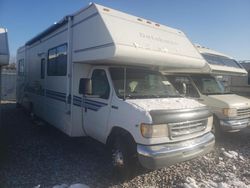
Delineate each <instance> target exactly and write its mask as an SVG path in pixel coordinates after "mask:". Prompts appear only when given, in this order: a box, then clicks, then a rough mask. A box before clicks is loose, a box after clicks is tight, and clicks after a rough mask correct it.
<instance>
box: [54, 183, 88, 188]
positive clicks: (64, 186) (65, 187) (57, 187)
mask: <svg viewBox="0 0 250 188" xmlns="http://www.w3.org/2000/svg"><path fill="white" fill-rule="evenodd" d="M52 188H89V186H87V185H85V184H81V183H76V184H72V185H70V186H68V185H67V184H61V185H55V186H53V187H52Z"/></svg>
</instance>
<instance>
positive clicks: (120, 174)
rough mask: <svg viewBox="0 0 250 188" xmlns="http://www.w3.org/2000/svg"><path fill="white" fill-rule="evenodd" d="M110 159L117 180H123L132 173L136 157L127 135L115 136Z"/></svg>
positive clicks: (134, 168)
mask: <svg viewBox="0 0 250 188" xmlns="http://www.w3.org/2000/svg"><path fill="white" fill-rule="evenodd" d="M133 144H134V143H133ZM111 159H112V167H113V175H114V177H115V178H116V179H117V180H119V181H124V180H126V179H129V178H131V177H132V176H133V175H134V173H135V170H136V159H137V158H136V153H135V151H134V146H133V145H131V142H130V141H129V140H128V138H127V137H125V136H116V137H115V139H114V141H113V142H112V145H111Z"/></svg>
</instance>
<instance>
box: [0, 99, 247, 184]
mask: <svg viewBox="0 0 250 188" xmlns="http://www.w3.org/2000/svg"><path fill="white" fill-rule="evenodd" d="M0 127H1V128H0V187H1V188H32V187H35V186H38V185H40V188H43V187H50V188H51V187H53V186H54V185H58V184H63V183H66V184H72V183H84V184H86V185H88V186H90V187H181V183H182V182H184V181H185V178H186V177H187V176H190V177H193V178H195V179H196V180H201V179H208V177H210V178H214V181H215V182H219V181H227V180H226V178H227V175H225V174H226V172H227V171H228V172H231V173H234V174H235V176H236V177H237V178H239V179H240V180H242V181H243V182H245V183H246V184H247V185H249V184H250V164H249V163H250V131H249V129H247V130H246V131H243V132H242V133H237V134H234V135H228V136H226V137H225V138H224V139H222V140H221V141H220V142H217V143H216V147H215V151H213V152H212V153H210V154H208V155H206V156H205V157H200V158H198V159H195V160H192V161H189V162H185V163H181V164H177V165H174V166H171V167H169V168H165V169H160V170H156V171H150V172H143V173H141V172H140V173H139V174H138V175H137V176H136V177H135V178H133V179H132V180H129V181H127V182H123V183H117V182H115V181H114V180H113V179H112V173H111V165H110V160H109V158H108V155H107V152H106V149H105V147H104V146H103V145H102V144H100V143H98V142H96V141H94V140H92V139H89V138H70V137H68V136H67V135H65V134H63V133H61V132H60V131H58V130H57V129H55V128H53V127H52V126H49V125H47V124H42V125H38V124H37V123H33V122H32V121H31V119H30V118H29V116H28V115H27V114H25V112H24V111H23V109H21V108H19V109H17V108H16V107H15V103H10V102H4V103H2V121H1V126H0ZM221 148H224V149H225V150H226V151H229V150H233V151H236V152H237V153H239V154H240V155H241V156H242V157H243V158H244V161H237V160H234V159H230V158H228V159H227V158H226V157H225V156H223V153H222V152H223V150H221ZM221 158H223V159H222V160H223V161H224V162H223V163H224V167H221V166H220V165H219V164H220V160H221ZM232 168H233V169H232ZM215 177H217V178H215Z"/></svg>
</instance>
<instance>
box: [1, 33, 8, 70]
mask: <svg viewBox="0 0 250 188" xmlns="http://www.w3.org/2000/svg"><path fill="white" fill-rule="evenodd" d="M9 56H10V54H9V46H8V36H7V29H4V28H0V67H1V66H4V65H8V64H9Z"/></svg>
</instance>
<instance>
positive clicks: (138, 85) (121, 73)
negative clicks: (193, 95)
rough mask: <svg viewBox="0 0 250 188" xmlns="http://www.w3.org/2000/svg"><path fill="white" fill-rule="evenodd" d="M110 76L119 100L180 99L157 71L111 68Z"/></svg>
mask: <svg viewBox="0 0 250 188" xmlns="http://www.w3.org/2000/svg"><path fill="white" fill-rule="evenodd" d="M110 74H111V78H112V81H113V85H114V88H115V91H116V94H117V96H118V97H119V98H124V97H125V98H165V97H180V95H179V94H178V92H177V91H176V89H175V88H174V87H173V86H172V85H171V83H170V82H169V81H168V80H167V78H166V77H164V76H163V75H161V74H160V73H159V72H157V71H149V70H142V69H133V68H110ZM124 84H125V87H124Z"/></svg>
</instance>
